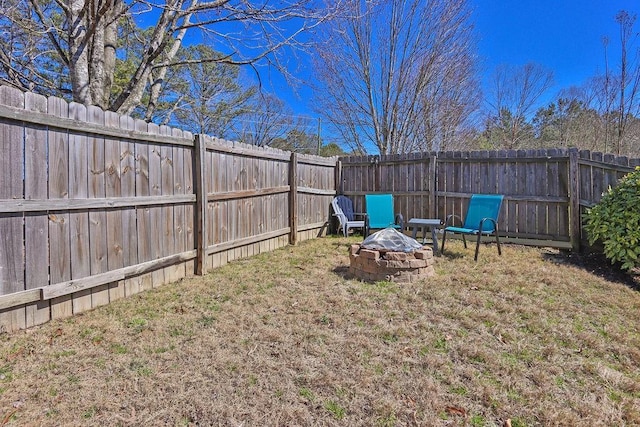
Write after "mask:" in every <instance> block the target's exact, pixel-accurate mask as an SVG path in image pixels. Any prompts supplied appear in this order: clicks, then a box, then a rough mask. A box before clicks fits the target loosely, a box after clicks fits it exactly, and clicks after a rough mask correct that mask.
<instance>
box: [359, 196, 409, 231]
mask: <svg viewBox="0 0 640 427" xmlns="http://www.w3.org/2000/svg"><path fill="white" fill-rule="evenodd" d="M364 203H365V210H366V212H367V226H366V229H367V230H376V229H383V228H387V227H393V228H397V229H400V230H404V218H403V217H402V214H397V215H396V214H395V211H394V209H393V195H392V194H365V196H364Z"/></svg>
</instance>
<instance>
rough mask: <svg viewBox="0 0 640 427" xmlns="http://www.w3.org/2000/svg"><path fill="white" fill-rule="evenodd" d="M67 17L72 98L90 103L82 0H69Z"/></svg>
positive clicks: (84, 11)
mask: <svg viewBox="0 0 640 427" xmlns="http://www.w3.org/2000/svg"><path fill="white" fill-rule="evenodd" d="M67 19H68V22H69V29H68V33H69V58H70V60H69V74H70V78H71V90H72V92H73V100H74V101H75V102H79V103H81V104H84V105H91V104H93V100H92V98H91V90H90V87H89V84H90V77H89V75H90V74H89V52H88V43H87V42H88V40H87V25H88V23H87V10H86V9H85V2H84V0H70V1H69V9H68V12H67Z"/></svg>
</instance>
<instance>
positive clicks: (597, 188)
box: [339, 149, 640, 249]
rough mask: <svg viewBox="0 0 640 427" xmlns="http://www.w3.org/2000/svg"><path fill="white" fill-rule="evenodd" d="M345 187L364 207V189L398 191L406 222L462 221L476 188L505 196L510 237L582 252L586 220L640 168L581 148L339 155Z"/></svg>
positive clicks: (502, 221) (502, 222) (505, 230)
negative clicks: (604, 195)
mask: <svg viewBox="0 0 640 427" xmlns="http://www.w3.org/2000/svg"><path fill="white" fill-rule="evenodd" d="M340 163H341V165H340V168H341V178H340V183H339V185H340V189H339V191H340V192H342V193H343V194H346V195H348V196H352V198H353V199H354V203H355V207H356V209H357V210H358V211H359V212H364V194H367V193H376V192H379V193H393V195H394V198H395V208H396V213H402V214H403V215H404V216H405V218H406V219H410V218H413V217H417V218H441V219H445V218H446V217H447V215H449V214H456V215H459V216H461V217H462V218H464V214H465V213H466V207H467V204H468V200H469V198H470V196H471V194H473V193H488V194H504V195H505V199H504V202H503V207H502V210H501V213H500V218H499V230H500V232H501V235H502V236H504V239H505V240H506V241H512V242H516V243H524V244H534V245H544V246H552V247H559V248H573V249H578V248H579V247H580V244H581V242H583V241H584V240H586V236H585V235H584V233H583V231H582V221H581V217H582V215H583V214H584V213H585V211H586V209H587V208H588V207H591V206H593V205H594V204H595V203H597V202H598V201H599V200H600V198H601V195H602V193H603V192H604V191H606V190H607V188H608V187H609V186H613V185H615V184H616V183H617V181H618V180H619V179H620V178H621V177H622V176H624V175H625V174H626V173H628V172H630V171H632V170H633V169H634V167H635V166H638V165H640V159H628V158H626V157H615V156H613V155H603V154H602V153H591V152H589V151H578V150H576V149H564V150H560V149H552V150H517V151H516V150H502V151H471V152H442V153H411V154H405V155H395V156H364V157H346V158H342V159H341V162H340Z"/></svg>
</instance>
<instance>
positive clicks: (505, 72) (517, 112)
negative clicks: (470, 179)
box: [487, 63, 553, 149]
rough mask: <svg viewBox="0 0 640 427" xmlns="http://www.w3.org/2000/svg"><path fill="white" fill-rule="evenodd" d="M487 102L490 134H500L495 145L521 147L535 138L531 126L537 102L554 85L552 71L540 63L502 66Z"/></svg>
mask: <svg viewBox="0 0 640 427" xmlns="http://www.w3.org/2000/svg"><path fill="white" fill-rule="evenodd" d="M492 83H493V86H492V88H491V92H490V94H489V97H488V99H487V103H488V105H489V110H490V117H489V122H490V126H491V131H492V132H493V133H494V134H498V135H499V137H498V138H493V140H492V142H493V143H494V144H498V145H500V146H502V147H504V148H509V149H514V148H518V147H519V146H520V145H521V144H523V141H524V140H526V138H527V137H528V136H530V137H532V136H533V131H532V127H531V125H530V124H529V122H528V120H529V118H530V117H529V116H531V115H532V113H533V112H534V109H535V107H536V103H537V102H538V100H539V99H540V97H541V96H542V95H543V94H544V93H545V92H546V91H547V90H548V89H549V88H550V87H551V86H552V85H553V72H552V71H550V70H547V69H545V68H544V67H542V66H541V65H539V64H535V63H528V64H525V65H523V66H508V65H501V66H499V67H498V68H497V69H496V71H495V73H494V75H493V82H492Z"/></svg>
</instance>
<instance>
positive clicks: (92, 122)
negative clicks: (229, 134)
mask: <svg viewBox="0 0 640 427" xmlns="http://www.w3.org/2000/svg"><path fill="white" fill-rule="evenodd" d="M0 153H1V155H0V328H1V330H16V329H21V328H26V327H30V326H33V325H37V324H41V323H44V322H47V321H48V320H50V319H55V318H61V317H66V316H70V315H73V314H76V313H80V312H83V311H86V310H89V309H92V308H95V307H98V306H100V305H104V304H108V303H109V302H110V301H113V300H116V299H119V298H122V297H126V296H130V295H133V294H136V293H138V292H141V291H143V290H146V289H150V288H152V287H155V286H159V285H162V284H164V283H169V282H173V281H176V280H178V279H179V278H181V277H185V276H186V275H189V274H193V273H194V272H197V273H204V272H206V270H207V269H208V268H212V267H215V266H218V265H221V264H224V263H226V262H228V261H230V260H233V259H236V258H239V257H244V256H249V255H253V254H256V253H259V252H263V251H267V250H273V249H275V248H277V247H281V246H284V245H286V244H288V243H296V242H297V241H300V240H305V239H308V238H312V237H315V236H316V235H318V233H321V232H323V230H324V227H326V224H327V218H328V206H329V205H330V200H331V197H332V196H333V195H334V194H335V164H336V160H337V159H335V158H330V159H326V158H320V157H316V156H302V155H297V154H292V153H288V152H283V151H280V150H274V149H266V148H257V147H252V146H248V145H244V144H237V143H236V144H234V143H229V142H226V141H220V140H217V139H213V138H210V137H206V136H201V135H198V136H196V137H195V138H194V136H193V135H191V134H190V133H188V132H183V131H180V130H177V129H172V128H170V127H167V126H157V125H154V124H152V123H146V122H144V121H142V120H134V119H132V118H130V117H126V116H119V115H117V114H115V113H111V112H105V111H102V110H100V109H99V108H95V107H88V108H87V107H84V106H82V105H80V104H76V103H71V104H67V103H66V102H65V101H63V100H61V99H59V98H45V97H42V96H39V95H35V94H32V93H25V94H23V93H21V92H19V91H16V90H13V89H10V88H7V87H1V86H0Z"/></svg>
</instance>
